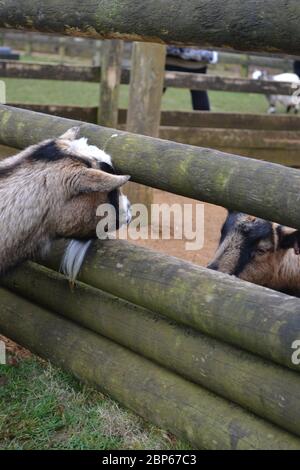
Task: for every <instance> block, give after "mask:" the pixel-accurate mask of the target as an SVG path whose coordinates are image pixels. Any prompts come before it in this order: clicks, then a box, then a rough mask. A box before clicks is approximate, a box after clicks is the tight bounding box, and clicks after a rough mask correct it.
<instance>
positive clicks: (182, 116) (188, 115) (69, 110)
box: [7, 103, 300, 146]
mask: <svg viewBox="0 0 300 470" xmlns="http://www.w3.org/2000/svg"><path fill="white" fill-rule="evenodd" d="M7 105H8V106H14V107H15V108H23V109H28V110H31V111H36V112H38V113H45V114H51V115H53V116H60V117H65V118H68V119H75V120H79V121H85V122H90V123H93V124H96V123H97V112H98V108H97V107H96V106H69V105H57V104H34V103H7ZM126 118H127V110H126V109H119V119H118V120H119V125H120V126H122V125H124V124H125V123H126ZM161 126H169V127H185V128H188V127H190V128H198V129H199V128H207V129H211V128H213V129H241V130H244V129H248V130H265V131H289V132H292V131H300V119H299V117H298V116H293V115H282V114H281V115H280V114H279V115H273V114H247V113H214V112H206V111H161ZM192 131H193V132H194V131H195V129H192ZM186 132H187V131H186ZM197 132H199V131H198V130H197ZM227 135H228V132H227ZM282 135H284V134H283V133H282ZM294 135H295V136H297V135H296V134H294ZM277 136H278V140H280V139H281V132H280V133H277ZM251 145H252V146H253V144H251ZM268 145H270V146H272V144H271V143H270V142H268Z"/></svg>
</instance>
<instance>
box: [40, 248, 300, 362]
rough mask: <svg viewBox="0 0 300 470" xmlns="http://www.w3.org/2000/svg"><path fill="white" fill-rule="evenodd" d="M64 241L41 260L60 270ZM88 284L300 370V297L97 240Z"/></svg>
mask: <svg viewBox="0 0 300 470" xmlns="http://www.w3.org/2000/svg"><path fill="white" fill-rule="evenodd" d="M64 250H65V243H64V242H57V243H56V245H55V246H54V247H53V250H52V252H51V256H49V259H45V260H44V261H43V262H44V263H45V264H46V265H47V266H49V267H51V268H54V269H58V268H59V266H60V261H61V258H62V254H63V252H64ZM79 279H80V280H81V281H83V282H84V283H86V284H88V285H90V286H94V287H96V288H98V289H101V290H104V291H106V292H109V293H111V294H113V295H116V296H117V297H120V298H123V299H126V300H128V301H129V302H132V303H134V304H136V305H140V306H142V307H144V308H147V309H149V310H152V311H155V312H158V313H160V314H162V315H163V316H165V317H167V318H169V319H171V320H175V321H176V322H178V323H181V324H184V325H187V326H190V327H192V328H194V329H196V330H198V331H200V332H202V333H204V334H208V335H210V336H212V337H214V338H217V339H219V340H221V341H224V342H227V343H231V344H233V345H235V346H238V347H239V348H242V349H246V350H248V351H250V352H252V353H254V354H257V355H260V356H263V357H265V358H267V359H270V360H271V361H274V362H277V363H278V364H282V365H284V366H287V367H290V368H294V369H295V370H298V371H299V366H297V365H293V364H292V361H291V357H292V354H293V352H294V350H293V349H292V343H293V342H294V341H296V340H299V338H300V300H299V299H298V298H295V297H290V296H288V295H285V294H282V293H279V292H276V291H273V290H270V289H266V288H263V287H260V286H256V285H254V284H250V283H248V282H245V281H240V280H239V279H237V278H235V277H232V276H228V275H225V274H222V273H218V272H215V271H211V270H208V269H205V268H202V267H200V266H196V265H195V264H192V263H189V262H187V261H183V260H180V259H178V258H174V257H172V256H168V255H165V254H163V253H158V252H155V251H152V250H149V249H146V248H142V247H139V246H136V245H133V244H131V243H128V242H125V241H118V240H107V241H105V242H100V241H97V242H95V243H94V244H93V246H92V247H91V249H90V251H89V253H88V256H87V258H86V260H85V263H84V266H83V269H82V272H81V275H80V278H79Z"/></svg>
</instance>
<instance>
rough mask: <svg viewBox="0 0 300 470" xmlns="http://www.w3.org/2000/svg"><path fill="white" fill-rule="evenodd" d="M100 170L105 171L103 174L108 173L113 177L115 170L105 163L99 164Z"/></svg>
mask: <svg viewBox="0 0 300 470" xmlns="http://www.w3.org/2000/svg"><path fill="white" fill-rule="evenodd" d="M100 170H102V171H105V173H110V174H111V175H115V174H116V172H115V169H114V167H113V166H112V165H109V163H106V162H101V163H100Z"/></svg>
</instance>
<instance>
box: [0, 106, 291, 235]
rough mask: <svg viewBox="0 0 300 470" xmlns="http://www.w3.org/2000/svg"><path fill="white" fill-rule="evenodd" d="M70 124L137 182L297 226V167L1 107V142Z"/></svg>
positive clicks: (21, 141) (21, 140) (53, 132)
mask: <svg viewBox="0 0 300 470" xmlns="http://www.w3.org/2000/svg"><path fill="white" fill-rule="evenodd" d="M74 125H81V128H82V135H84V136H86V137H88V138H89V139H90V141H91V142H92V143H93V144H95V145H98V146H99V147H100V148H102V149H103V148H105V150H106V151H107V152H108V153H109V154H110V155H111V156H112V158H113V161H114V163H115V165H116V168H117V170H118V171H119V172H121V173H123V172H124V173H126V174H130V175H131V177H132V180H133V181H135V182H137V183H141V184H145V185H148V186H152V187H155V188H158V189H162V190H165V191H169V192H173V193H175V194H180V195H183V196H186V197H190V198H193V199H198V200H200V201H207V202H210V203H213V204H218V205H221V206H224V207H227V208H229V209H233V210H239V211H242V212H246V213H249V214H252V215H256V216H258V217H262V218H265V219H268V220H273V221H275V222H279V223H283V224H285V225H288V226H290V227H295V228H300V218H299V187H300V173H299V171H298V170H296V169H292V168H285V167H283V166H280V165H276V164H273V163H266V162H261V161H258V160H254V159H249V158H241V157H239V156H237V155H231V154H225V153H222V152H220V151H217V150H213V149H207V148H200V147H193V146H188V145H183V144H177V143H174V142H170V141H164V140H160V139H155V138H151V137H146V136H140V135H136V134H130V133H128V132H122V131H116V130H114V129H109V128H103V127H99V126H96V125H93V124H85V123H81V122H80V121H74V120H68V119H64V118H59V117H54V116H49V115H45V114H40V113H34V112H32V111H28V110H22V109H18V108H11V107H8V106H4V105H1V106H0V143H2V144H4V145H7V146H10V147H14V148H20V149H21V148H24V147H27V146H28V145H31V144H34V143H37V142H39V141H41V140H43V139H45V138H49V137H55V136H58V135H60V134H61V133H63V131H64V130H66V129H68V128H69V127H71V126H74Z"/></svg>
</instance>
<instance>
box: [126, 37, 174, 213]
mask: <svg viewBox="0 0 300 470" xmlns="http://www.w3.org/2000/svg"><path fill="white" fill-rule="evenodd" d="M165 56H166V50H165V46H162V45H158V44H151V43H138V42H135V43H134V45H133V51H132V64H131V77H130V91H129V104H128V113H127V131H129V132H133V133H135V134H142V135H149V136H152V137H158V135H159V125H160V112H161V99H162V92H163V84H164V75H165ZM127 195H128V197H129V199H130V200H131V202H132V203H135V202H139V203H143V204H145V205H147V206H148V207H149V206H150V205H151V202H152V200H153V190H152V189H151V188H149V187H146V186H142V185H138V184H136V183H129V184H128V189H127Z"/></svg>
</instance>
